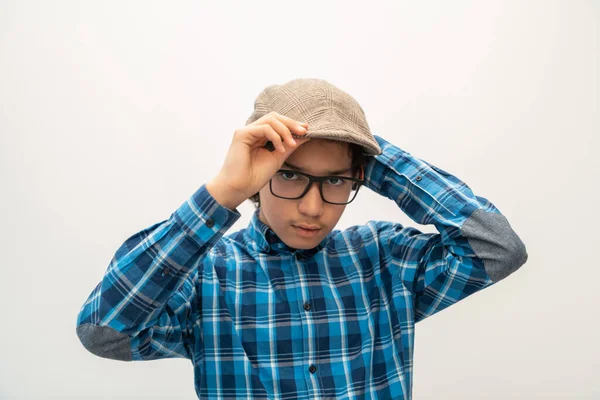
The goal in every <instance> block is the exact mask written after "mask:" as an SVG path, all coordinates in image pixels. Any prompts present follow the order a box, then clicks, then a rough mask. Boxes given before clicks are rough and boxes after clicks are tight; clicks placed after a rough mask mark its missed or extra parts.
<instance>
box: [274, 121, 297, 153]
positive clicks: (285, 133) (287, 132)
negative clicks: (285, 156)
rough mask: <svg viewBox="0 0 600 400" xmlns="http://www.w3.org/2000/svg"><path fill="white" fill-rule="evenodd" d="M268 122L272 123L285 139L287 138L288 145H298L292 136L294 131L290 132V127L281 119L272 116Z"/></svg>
mask: <svg viewBox="0 0 600 400" xmlns="http://www.w3.org/2000/svg"><path fill="white" fill-rule="evenodd" d="M267 122H268V123H270V124H271V126H272V127H273V129H275V131H277V133H278V134H279V135H280V136H281V137H282V138H283V140H285V142H286V143H287V144H288V146H290V147H294V146H296V141H295V140H294V138H293V137H292V133H291V132H290V130H289V128H288V127H287V126H286V125H285V124H283V123H282V122H281V120H280V119H278V118H277V117H272V118H269V119H268V120H267Z"/></svg>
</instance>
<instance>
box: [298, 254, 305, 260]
mask: <svg viewBox="0 0 600 400" xmlns="http://www.w3.org/2000/svg"><path fill="white" fill-rule="evenodd" d="M296 258H297V259H298V260H304V259H305V258H306V256H305V255H304V254H302V253H296Z"/></svg>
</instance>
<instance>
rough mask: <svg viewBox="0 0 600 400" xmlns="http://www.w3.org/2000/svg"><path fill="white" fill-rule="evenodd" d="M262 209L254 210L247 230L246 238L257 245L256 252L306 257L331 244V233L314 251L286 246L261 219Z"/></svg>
mask: <svg viewBox="0 0 600 400" xmlns="http://www.w3.org/2000/svg"><path fill="white" fill-rule="evenodd" d="M259 214H260V208H257V209H256V210H254V213H253V214H252V218H251V219H250V223H249V224H248V228H247V229H246V236H247V237H248V238H249V239H251V240H252V241H253V242H254V243H255V245H256V250H257V251H259V252H261V253H271V254H273V253H286V252H287V253H302V254H303V255H306V256H312V255H313V254H315V253H317V252H319V251H321V250H322V249H323V248H324V247H325V246H326V245H327V243H328V242H329V240H330V238H331V232H330V233H329V234H328V235H327V236H326V237H325V238H324V239H323V240H322V241H321V242H320V243H319V244H318V245H317V246H316V247H314V248H312V249H295V248H293V247H290V246H288V245H287V244H285V243H284V242H283V241H282V240H281V239H280V238H279V236H277V234H276V233H275V232H274V231H273V230H272V229H271V228H270V227H269V226H268V225H267V224H265V223H264V222H262V221H261V220H260V219H259Z"/></svg>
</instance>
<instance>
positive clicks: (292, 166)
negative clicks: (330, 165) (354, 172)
mask: <svg viewBox="0 0 600 400" xmlns="http://www.w3.org/2000/svg"><path fill="white" fill-rule="evenodd" d="M283 165H287V166H288V167H290V168H293V169H297V170H298V171H303V172H306V170H305V169H304V168H300V167H296V166H295V165H292V164H290V163H289V162H287V161H284V162H283ZM351 169H352V167H350V168H346V169H340V170H338V171H329V170H328V171H327V173H328V174H330V175H337V174H342V173H344V172H348V171H350V170H351Z"/></svg>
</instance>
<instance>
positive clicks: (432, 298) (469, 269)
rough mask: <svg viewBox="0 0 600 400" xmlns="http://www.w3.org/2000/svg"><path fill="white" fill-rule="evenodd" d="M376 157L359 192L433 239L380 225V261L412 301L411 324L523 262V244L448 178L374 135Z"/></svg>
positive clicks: (484, 203)
mask: <svg viewBox="0 0 600 400" xmlns="http://www.w3.org/2000/svg"><path fill="white" fill-rule="evenodd" d="M375 139H376V140H377V142H378V143H379V145H380V147H381V149H382V154H380V155H379V156H376V157H374V158H373V159H372V160H371V161H370V162H369V165H368V166H367V168H366V170H365V186H367V187H369V188H370V189H372V190H374V191H375V192H377V193H379V194H381V195H382V196H385V197H387V198H389V199H391V200H393V201H394V202H396V204H397V205H398V206H399V207H400V208H401V209H402V210H403V211H404V212H405V213H406V214H407V215H408V216H409V217H410V218H411V219H412V220H413V221H415V222H417V223H419V224H422V225H427V224H433V225H435V227H436V229H437V230H438V231H439V233H437V234H432V233H421V232H420V231H419V230H417V229H415V228H412V227H406V228H404V227H402V226H401V225H400V224H393V223H390V224H384V225H382V226H385V227H387V228H389V229H384V230H383V232H382V233H381V240H382V250H381V251H382V252H383V253H384V254H383V257H384V259H385V260H386V261H387V262H388V263H389V264H390V265H395V266H399V268H398V271H397V272H396V273H395V276H396V277H397V278H398V279H400V280H401V281H402V283H403V285H404V286H406V287H407V288H408V289H409V290H410V291H411V292H412V295H413V300H414V307H415V310H414V311H415V322H418V321H420V320H422V319H424V318H427V317H429V316H431V315H433V314H435V313H436V312H438V311H441V310H443V309H445V308H446V307H448V306H450V305H452V304H454V303H456V302H458V301H460V300H462V299H464V298H466V297H467V296H469V295H470V294H472V293H475V292H476V291H478V290H481V289H483V288H485V287H488V286H491V285H492V284H494V283H496V282H498V281H500V280H502V279H504V278H505V277H507V276H508V275H510V274H512V273H513V272H514V271H515V270H517V269H518V268H519V267H520V266H521V265H523V264H524V263H525V262H526V261H527V257H528V255H527V251H526V248H525V245H524V244H523V242H522V241H521V239H520V238H519V237H518V236H517V234H516V233H515V232H514V231H513V229H512V228H511V227H510V224H509V222H508V221H507V219H506V218H505V217H504V216H503V215H502V214H501V213H500V211H499V210H498V209H497V208H496V207H495V206H494V205H493V204H492V203H490V202H489V201H488V200H487V199H485V198H483V197H481V196H476V195H475V194H473V192H472V191H471V189H470V188H469V187H468V186H467V185H466V184H465V183H464V182H462V181H461V180H459V179H458V178H457V177H455V176H454V175H451V174H450V173H448V172H446V171H444V170H442V169H440V168H438V167H435V166H433V165H431V164H430V163H428V162H426V161H423V160H421V159H418V158H416V157H414V156H412V155H411V154H410V153H409V152H407V151H404V150H402V149H400V148H399V147H397V146H395V145H393V144H391V143H389V142H387V141H386V140H385V139H383V138H381V137H379V136H375Z"/></svg>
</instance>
